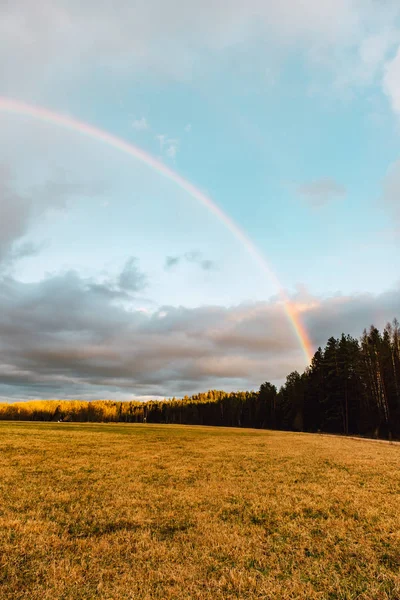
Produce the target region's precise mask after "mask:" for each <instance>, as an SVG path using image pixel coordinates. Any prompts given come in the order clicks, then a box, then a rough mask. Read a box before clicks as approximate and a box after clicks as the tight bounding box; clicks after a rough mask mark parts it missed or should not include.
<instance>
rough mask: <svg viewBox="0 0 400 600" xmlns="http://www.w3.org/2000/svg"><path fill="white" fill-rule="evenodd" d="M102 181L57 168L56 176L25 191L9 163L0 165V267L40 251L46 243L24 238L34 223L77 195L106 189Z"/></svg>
mask: <svg viewBox="0 0 400 600" xmlns="http://www.w3.org/2000/svg"><path fill="white" fill-rule="evenodd" d="M103 191H104V187H103V185H100V184H92V183H90V184H87V183H85V182H75V181H72V180H70V179H69V178H68V177H67V176H66V174H65V173H60V172H57V173H55V174H54V178H53V179H49V180H48V181H47V182H46V183H45V184H43V185H36V186H33V187H31V188H30V189H28V190H24V191H23V192H22V191H20V190H19V189H18V186H17V184H16V181H15V180H14V177H13V173H12V171H11V169H10V168H9V167H7V165H0V267H1V266H3V267H4V265H6V266H9V265H10V264H11V263H13V262H15V261H16V260H19V259H21V258H23V257H25V256H30V255H33V254H37V253H38V252H39V251H40V250H41V249H42V247H43V244H37V243H33V242H32V241H30V240H25V239H24V237H25V236H26V235H27V234H28V233H29V230H30V228H31V227H32V225H33V224H34V223H35V222H37V221H38V220H39V219H40V218H42V217H43V215H44V214H45V213H47V212H49V211H52V210H57V211H60V210H65V209H66V208H67V207H68V203H69V201H70V200H71V199H72V198H74V197H82V196H86V197H88V196H95V195H98V194H101V193H103Z"/></svg>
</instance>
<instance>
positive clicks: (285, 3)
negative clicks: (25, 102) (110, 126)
mask: <svg viewBox="0 0 400 600" xmlns="http://www.w3.org/2000/svg"><path fill="white" fill-rule="evenodd" d="M399 11H400V8H399V6H398V3H397V2H395V1H394V0H388V1H387V2H385V5H384V8H382V5H381V3H379V2H374V1H372V0H324V1H321V0H304V1H303V2H301V3H293V1H292V0H282V1H281V2H275V1H274V0H263V1H261V0H248V1H247V2H244V1H243V0H204V1H203V2H202V3H201V4H199V3H195V2H187V1H185V0H172V2H169V3H165V2H162V1H160V0H148V2H135V3H127V2H123V1H122V0H117V1H116V2H114V3H112V4H110V3H100V4H99V3H96V2H94V0H88V1H87V2H85V3H82V2H78V0H37V1H36V2H35V3H32V2H31V1H30V0H19V1H18V2H1V3H0V81H2V82H3V85H2V88H3V90H2V91H3V92H4V91H14V93H15V90H18V89H21V88H24V87H27V89H32V88H33V87H34V85H39V86H40V85H42V84H43V83H46V82H47V83H48V85H51V82H53V83H54V80H55V78H57V77H60V74H62V79H63V84H64V85H66V86H68V85H70V86H73V85H76V78H77V76H78V77H80V80H81V81H83V80H84V79H85V77H86V76H87V73H88V72H89V71H90V70H91V69H96V68H97V67H100V66H101V68H102V69H103V70H107V69H108V70H109V71H110V72H113V74H114V75H115V74H116V73H117V72H118V71H119V72H120V73H121V76H122V77H124V78H125V77H126V76H127V75H128V76H130V77H132V76H133V75H134V74H135V73H149V72H150V73H151V74H152V76H153V77H154V78H156V79H158V80H159V78H160V77H164V78H165V77H169V78H173V79H175V80H176V79H177V78H188V77H191V76H193V72H194V71H195V70H196V69H203V67H204V63H207V64H208V65H209V67H210V68H212V69H214V68H215V67H216V65H218V63H219V64H222V63H223V59H224V57H225V56H226V55H227V54H228V55H231V54H232V53H233V54H234V53H235V52H236V53H237V52H240V51H241V50H242V48H243V46H244V45H246V44H257V46H259V49H258V50H257V52H258V54H259V55H264V56H265V61H267V60H268V56H269V55H276V53H277V52H281V53H288V52H290V51H294V52H296V53H297V54H298V53H299V52H303V53H304V54H305V55H306V56H307V57H308V59H309V61H310V62H311V63H313V64H315V63H317V64H321V63H322V64H323V65H324V66H325V68H326V70H327V69H330V70H331V71H332V72H334V73H335V75H336V74H337V73H340V72H343V70H344V69H346V67H344V66H343V65H347V64H349V65H351V68H352V70H354V71H355V72H358V71H359V69H360V65H361V66H362V67H363V69H364V71H365V70H368V69H375V63H376V61H377V60H380V59H381V56H382V54H383V50H382V47H385V43H384V42H383V41H382V40H376V39H374V36H375V37H376V36H378V35H379V34H381V35H382V36H383V37H391V36H393V34H392V30H393V29H394V25H393V24H394V23H395V22H396V19H397V18H398V16H399ZM194 23H195V26H194ZM382 32H383V33H382ZM368 38H372V41H371V42H370V43H369V45H368V44H367V46H366V47H365V46H363V43H364V41H365V39H368ZM274 50H275V51H274ZM338 55H339V56H340V58H341V59H342V60H340V61H339V60H338ZM338 64H340V67H338ZM77 74H78V75H77ZM346 79H347V81H350V78H349V77H346Z"/></svg>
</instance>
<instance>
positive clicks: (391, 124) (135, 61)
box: [0, 0, 400, 399]
mask: <svg viewBox="0 0 400 600" xmlns="http://www.w3.org/2000/svg"><path fill="white" fill-rule="evenodd" d="M399 49H400V7H398V6H397V3H395V2H391V1H390V0H388V1H387V2H385V3H383V4H382V3H379V4H378V3H375V2H372V1H371V2H369V1H364V2H357V1H356V0H336V1H335V2H333V0H324V1H322V0H319V1H318V2H317V0H306V1H305V2H302V3H301V5H300V3H293V2H289V0H285V1H283V2H281V3H279V6H277V5H276V3H274V2H272V1H271V2H269V1H263V2H261V1H259V0H249V1H247V2H243V1H242V0H234V2H228V1H227V0H217V1H215V2H211V1H210V2H208V1H206V2H204V3H202V5H201V6H199V5H198V4H197V3H193V2H183V1H181V0H174V1H172V0H171V1H170V2H162V3H161V2H160V1H158V0H150V1H148V2H146V3H144V2H136V3H132V4H131V5H130V6H128V5H126V4H125V3H122V2H121V3H119V2H116V3H114V4H113V5H112V7H111V5H110V6H105V5H104V6H103V5H102V6H98V4H97V3H94V2H91V1H89V2H87V3H85V6H84V7H82V6H81V5H80V3H78V2H74V1H72V2H71V1H69V2H66V0H56V1H53V2H49V1H47V0H40V1H39V2H38V3H35V10H33V9H32V7H31V5H30V3H28V2H25V1H24V0H21V1H17V2H14V3H12V5H10V4H8V5H4V6H2V7H1V8H0V95H2V96H6V97H9V98H15V99H18V100H21V101H24V102H30V103H32V104H35V105H39V106H44V107H47V108H50V109H51V110H53V111H56V112H60V113H62V114H69V115H72V116H74V117H76V118H77V119H80V120H82V121H86V122H88V123H90V124H93V125H95V126H97V127H100V128H102V129H104V130H107V131H109V132H111V133H113V134H114V135H118V136H120V137H121V138H123V139H124V140H127V141H129V142H132V143H134V144H136V145H137V146H139V147H141V148H142V149H143V150H145V151H147V152H148V153H150V154H152V155H153V156H155V157H157V158H159V159H160V160H162V161H163V162H165V164H166V165H168V166H169V167H170V168H172V169H174V170H175V171H177V172H178V173H179V174H180V175H182V176H184V177H185V178H186V179H188V180H189V181H190V182H192V183H193V184H194V185H196V186H197V187H198V188H199V189H201V190H203V191H205V192H206V193H207V194H209V195H210V196H211V197H212V198H213V200H214V201H215V202H216V203H217V204H218V206H220V207H221V208H222V209H223V210H224V211H225V212H226V213H227V214H228V215H229V216H230V217H231V218H232V219H233V220H234V221H235V222H236V223H237V224H238V225H239V226H240V227H241V228H242V229H243V230H244V231H245V232H246V234H247V235H248V237H249V238H250V239H251V240H252V242H253V243H254V244H255V245H256V246H257V248H258V249H259V250H260V252H261V253H262V254H263V255H264V256H265V257H266V259H267V260H268V261H269V263H270V265H271V266H272V268H273V270H274V272H275V273H276V275H277V277H278V279H279V281H280V282H281V285H282V287H283V288H284V290H285V292H286V294H287V295H288V296H289V297H290V298H291V299H292V301H293V302H294V304H295V305H296V306H297V308H298V310H299V314H300V316H301V318H302V320H303V322H304V323H305V324H306V325H307V328H308V330H309V334H310V337H311V339H312V342H313V344H314V347H315V348H316V347H317V346H318V344H319V343H321V344H323V343H324V342H325V341H326V337H327V336H329V335H340V333H341V332H342V331H346V332H349V333H352V334H354V335H359V334H360V333H361V331H362V329H363V327H364V326H368V325H369V324H370V323H371V322H375V323H376V324H377V325H379V326H382V325H383V324H384V323H385V322H386V321H387V320H391V319H392V318H393V317H394V316H396V314H397V315H398V314H399V313H398V312H397V313H396V310H398V306H399V303H397V304H396V298H397V297H398V291H399V275H398V270H397V268H396V264H397V261H398V258H399V231H400V211H399V202H398V194H399V192H400V163H399V162H398V158H399V156H398V154H399V141H400V138H399V134H400V131H399V114H400V51H399ZM0 131H1V134H2V135H1V142H0V202H1V204H0V221H1V222H0V235H1V238H2V242H0V277H1V278H2V298H1V302H2V310H3V316H2V317H1V318H0V334H1V333H2V331H3V337H2V336H1V335H0V340H1V341H0V387H1V386H3V391H1V390H0V396H1V397H3V398H7V399H9V398H16V397H21V398H29V397H37V396H44V397H49V396H54V395H57V396H63V397H71V396H76V395H79V396H84V397H89V398H91V397H93V398H94V397H123V398H125V397H132V396H148V395H155V396H157V395H162V396H164V395H166V396H169V395H179V394H181V393H191V392H195V391H199V390H201V389H205V388H207V387H214V388H215V387H218V388H219V387H224V388H225V389H235V388H238V387H241V388H245V387H247V388H254V387H258V386H259V385H260V383H262V381H264V380H266V379H269V380H272V381H274V382H278V383H279V382H280V381H282V380H283V378H284V376H285V375H286V374H287V373H288V372H289V371H290V370H293V369H299V370H300V369H302V368H304V366H305V360H304V355H303V354H302V351H301V348H300V347H299V344H298V340H297V339H296V336H295V335H294V332H293V329H292V327H291V325H290V324H289V323H288V322H287V319H286V317H285V315H284V313H283V312H282V307H281V306H280V304H279V302H277V299H276V293H277V290H276V288H275V287H274V284H273V282H271V281H270V280H268V279H267V278H266V277H265V275H264V274H263V273H262V272H261V271H260V268H259V267H258V265H257V264H256V263H255V262H254V260H253V259H252V258H251V256H249V254H248V253H247V252H246V249H245V248H244V247H243V245H242V244H241V243H240V242H238V240H237V239H236V238H235V237H234V236H232V234H231V232H230V231H228V230H227V229H226V227H224V225H223V224H221V223H220V222H219V221H218V220H216V219H215V217H213V216H212V215H211V214H210V213H209V212H207V210H206V209H205V208H204V207H202V206H201V205H199V204H198V203H197V202H196V201H195V200H193V198H191V197H190V196H189V195H188V194H187V193H186V192H184V191H182V190H180V189H178V188H177V186H176V185H175V184H174V183H173V182H170V181H167V180H166V179H165V178H163V177H162V176H160V175H159V174H157V173H156V172H154V171H152V170H151V169H149V168H148V167H146V166H145V165H142V164H139V163H138V162H137V161H134V160H132V159H131V158H129V157H127V156H124V155H122V154H119V153H118V152H116V151H115V150H113V149H111V148H109V147H107V146H105V145H103V144H99V143H97V142H95V141H93V140H89V139H86V138H83V137H81V136H79V135H78V134H77V133H74V132H66V131H63V130H60V129H57V128H56V127H54V126H52V125H49V124H43V123H39V122H35V121H34V120H32V119H29V118H27V117H22V116H18V115H9V114H6V113H4V112H0ZM123 273H125V276H123V275H122V274H123ZM124 282H125V283H124ZM127 282H128V283H127ZM62 290H64V292H65V293H64V294H63V293H62ZM72 290H74V294H73V296H72V297H74V298H76V299H77V301H78V299H79V302H81V305H80V307H79V306H76V307H75V308H74V309H73V308H71V303H70V302H69V303H68V302H67V301H66V298H69V297H70V294H71V293H72ZM52 294H54V297H53V298H52ZM16 307H19V308H18V311H17V313H16V312H15V310H16ZM46 307H47V308H46ZM90 307H92V308H90ZM52 311H53V312H54V314H52ZM42 312H43V314H42ZM82 315H83V316H82ZM85 315H86V317H85ZM216 315H218V318H217V317H216ZM85 318H86V319H87V321H85ZM10 323H11V324H12V326H10ZM121 323H124V324H125V325H124V328H123V330H124V332H125V333H124V335H122V334H121V332H120V329H119V327H120V324H121ZM65 324H66V325H65ZM200 324H202V327H201V328H200V329H199V326H200ZM82 332H84V336H83V337H84V338H85V339H84V340H82V335H83V334H82ZM117 332H119V333H118V334H117ZM166 332H167V333H166ZM261 334H262V336H261V338H262V339H260V335H261ZM33 340H35V344H34V343H33ZM144 340H145V341H144ZM229 341H230V343H229ZM31 346H32V347H31ZM110 349H114V352H111V350H110ZM133 349H134V350H133ZM141 349H143V352H141ZM110 352H111V353H110ZM99 357H103V358H99ZM146 361H147V362H146ZM150 364H151V365H152V367H151V369H149V365H150ZM144 365H146V366H144ZM1 382H3V383H1Z"/></svg>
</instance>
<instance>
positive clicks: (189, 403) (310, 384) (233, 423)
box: [0, 319, 400, 439]
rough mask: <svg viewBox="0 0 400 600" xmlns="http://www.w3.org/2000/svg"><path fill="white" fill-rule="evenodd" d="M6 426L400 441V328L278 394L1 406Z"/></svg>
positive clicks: (343, 343)
mask: <svg viewBox="0 0 400 600" xmlns="http://www.w3.org/2000/svg"><path fill="white" fill-rule="evenodd" d="M0 419H1V420H24V421H25V420H34V421H64V422H66V421H72V422H82V421H84V422H85V421H86V422H88V421H91V422H124V423H144V422H147V423H176V424H192V425H217V426H218V425H220V426H227V427H253V428H262V429H281V430H291V431H309V432H318V431H320V432H326V433H338V434H345V435H362V436H369V437H381V438H388V439H400V326H399V323H398V321H397V320H396V319H395V320H394V321H393V323H388V324H387V325H386V327H385V328H384V330H383V332H382V333H381V332H380V331H379V330H378V329H377V328H376V327H374V326H371V327H370V329H369V330H368V331H367V330H364V332H363V334H362V336H361V338H360V339H356V338H353V337H351V336H350V335H345V334H342V336H341V337H340V338H337V339H336V338H334V337H331V338H329V340H328V342H327V344H326V346H325V348H324V349H322V348H321V347H320V348H318V350H317V351H316V353H315V354H314V357H313V359H312V361H311V365H310V366H309V367H307V369H306V370H305V371H304V373H302V374H300V373H298V372H297V371H294V372H292V373H290V374H289V375H288V376H287V378H286V382H285V384H284V385H283V386H281V388H280V389H279V391H278V390H277V388H276V386H274V385H272V384H271V383H269V382H265V383H263V384H262V385H261V386H260V388H259V390H258V391H250V392H249V391H247V392H224V391H220V390H210V391H208V392H206V393H201V394H196V395H193V396H190V397H188V396H185V397H184V398H181V399H176V398H172V399H168V400H167V399H166V400H161V401H154V400H152V401H148V402H138V401H132V402H116V401H112V400H101V401H100V400H98V401H92V402H83V401H78V400H68V401H67V400H64V401H59V400H46V401H32V402H17V403H13V404H5V403H4V404H0Z"/></svg>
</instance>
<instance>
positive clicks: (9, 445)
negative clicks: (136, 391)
mask: <svg viewBox="0 0 400 600" xmlns="http://www.w3.org/2000/svg"><path fill="white" fill-rule="evenodd" d="M399 467H400V446H395V445H389V444H379V443H374V442H369V441H357V440H351V439H340V438H333V437H324V436H317V435H315V436H313V435H306V434H292V433H281V432H266V431H254V430H238V429H224V428H218V429H217V428H205V427H179V426H167V425H163V426H156V425H121V424H113V425H101V424H79V425H78V424H61V423H53V424H38V423H0V468H1V471H0V475H1V477H0V490H1V496H0V552H1V559H0V560H1V562H0V567H1V568H0V598H2V599H3V598H4V599H13V600H14V599H15V600H16V599H18V598H29V599H35V598H41V599H43V600H45V599H51V600H54V599H61V598H62V599H86V598H87V599H89V598H104V599H108V600H111V599H114V600H115V599H120V598H121V599H125V598H126V599H129V598H135V599H136V598H137V599H141V600H142V599H143V600H146V599H150V598H157V599H176V600H181V599H190V598H205V599H210V600H211V599H213V600H214V599H216V600H217V599H227V598H240V599H245V598H248V599H255V598H263V599H269V598H271V599H286V598H299V599H301V598H303V599H314V598H320V599H334V598H339V599H350V598H351V599H356V598H357V599H367V598H368V599H374V600H378V599H381V598H382V599H386V598H391V599H399V598H400V575H399V571H400V517H399V514H400V475H399Z"/></svg>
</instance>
